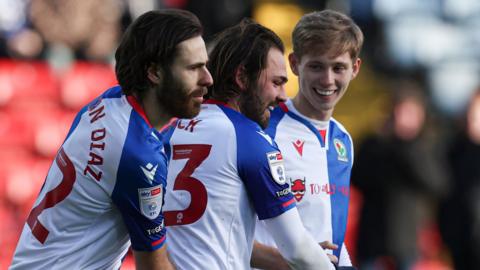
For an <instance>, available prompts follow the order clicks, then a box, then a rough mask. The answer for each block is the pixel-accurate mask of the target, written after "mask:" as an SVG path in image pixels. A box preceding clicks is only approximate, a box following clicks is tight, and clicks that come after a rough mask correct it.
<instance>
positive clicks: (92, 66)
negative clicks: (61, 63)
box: [61, 61, 117, 110]
mask: <svg viewBox="0 0 480 270" xmlns="http://www.w3.org/2000/svg"><path fill="white" fill-rule="evenodd" d="M116 84H117V79H116V77H115V72H114V71H113V68H112V67H111V66H110V65H107V64H100V63H91V62H82V61H77V62H75V63H74V64H73V65H72V66H71V68H70V69H69V70H68V71H67V72H66V73H65V74H64V75H63V76H62V77H61V100H62V102H63V104H64V105H65V106H66V107H68V108H71V109H75V110H78V109H80V108H81V107H83V106H84V105H86V104H87V103H88V102H90V101H91V100H93V99H94V98H96V97H97V96H98V95H100V94H101V93H102V92H104V91H105V90H106V89H107V88H109V87H112V86H114V85H116Z"/></svg>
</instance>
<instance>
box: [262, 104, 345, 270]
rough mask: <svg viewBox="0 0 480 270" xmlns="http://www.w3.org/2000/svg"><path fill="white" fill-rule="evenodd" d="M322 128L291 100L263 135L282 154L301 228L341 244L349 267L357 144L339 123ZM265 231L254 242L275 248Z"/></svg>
mask: <svg viewBox="0 0 480 270" xmlns="http://www.w3.org/2000/svg"><path fill="white" fill-rule="evenodd" d="M324 124H325V127H324V129H322V130H321V131H319V130H318V128H317V126H315V125H314V124H313V123H312V120H309V119H307V118H306V117H304V116H302V115H300V114H299V113H298V111H296V110H295V108H294V107H293V103H292V102H291V100H288V101H287V102H286V103H282V104H281V105H280V106H278V107H276V108H275V110H274V111H273V112H272V113H271V118H270V124H269V127H268V128H267V129H266V130H265V132H266V133H268V134H269V135H270V136H271V137H272V138H274V140H275V141H276V142H277V144H278V147H279V148H280V150H281V151H282V153H283V157H284V160H285V169H286V177H287V179H288V182H289V183H290V189H291V192H292V194H293V196H294V197H295V200H296V203H297V209H298V212H299V214H300V217H301V219H302V223H303V225H304V226H305V228H306V229H307V231H308V232H309V233H310V234H311V235H312V236H313V237H314V239H315V240H316V241H317V242H323V241H330V242H332V243H334V244H337V245H338V246H339V248H338V249H337V250H335V251H334V252H333V254H334V255H336V256H337V257H338V258H339V263H340V266H351V261H350V258H349V255H348V252H347V250H346V248H345V245H344V239H345V232H346V228H347V216H348V203H349V191H350V173H351V170H352V165H353V144H352V139H351V137H350V135H349V134H348V132H347V131H346V130H345V128H344V127H343V126H342V125H341V124H340V123H338V122H337V121H336V120H335V119H333V118H331V119H330V120H329V121H328V122H325V123H324ZM322 132H323V133H324V134H323V135H322V134H321V133H322ZM263 226H264V224H263V223H262V222H259V226H257V231H256V235H255V238H256V240H258V241H259V242H261V243H264V244H268V245H271V246H275V242H274V241H273V238H272V237H271V236H270V235H269V233H268V231H267V230H265V228H263Z"/></svg>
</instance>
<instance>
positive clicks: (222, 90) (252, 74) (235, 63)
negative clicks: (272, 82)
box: [207, 18, 285, 102]
mask: <svg viewBox="0 0 480 270" xmlns="http://www.w3.org/2000/svg"><path fill="white" fill-rule="evenodd" d="M212 45H213V46H214V47H213V48H212V49H211V52H210V54H209V62H208V64H207V67H208V69H209V70H210V73H211V74H212V78H213V81H214V82H215V83H214V84H213V85H212V86H211V87H209V91H208V92H209V97H211V98H214V99H217V100H220V101H224V102H228V101H229V100H230V99H232V98H235V97H237V96H239V95H240V93H241V90H240V88H239V86H238V85H237V83H236V81H235V76H236V71H237V69H239V68H242V69H243V72H244V74H243V76H244V77H245V78H244V79H245V84H246V87H247V88H249V87H250V86H251V85H253V84H255V83H256V82H257V81H258V78H259V76H260V73H261V71H262V70H263V69H265V68H266V67H267V56H268V52H269V50H270V49H271V48H272V47H273V48H278V49H279V50H280V51H281V52H282V53H283V52H284V50H285V48H284V46H283V43H282V40H281V39H280V38H279V37H278V36H277V34H275V33H274V32H273V31H271V30H270V29H268V28H266V27H264V26H262V25H260V24H259V23H257V22H255V21H253V20H252V19H248V18H245V19H243V20H242V21H241V22H240V23H239V24H237V25H235V26H232V27H230V28H227V29H226V30H224V31H223V32H221V33H219V34H218V35H217V36H216V37H215V39H214V40H213V42H212Z"/></svg>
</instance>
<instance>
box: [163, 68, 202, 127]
mask: <svg viewBox="0 0 480 270" xmlns="http://www.w3.org/2000/svg"><path fill="white" fill-rule="evenodd" d="M162 73H163V77H164V79H163V80H162V82H161V83H160V84H159V85H158V86H156V87H157V89H156V91H155V92H156V93H157V95H156V96H157V101H158V103H159V104H160V105H161V106H162V107H163V108H165V110H166V111H167V112H168V113H169V114H170V115H171V116H173V117H178V118H193V117H195V116H197V115H198V113H199V112H200V106H201V104H200V103H198V102H195V101H194V100H193V99H192V96H194V95H197V94H198V92H199V91H201V92H202V93H205V92H206V89H199V90H194V91H192V92H191V93H189V92H190V91H189V90H188V89H187V87H186V86H185V84H184V83H182V81H181V80H179V79H177V78H175V77H174V76H173V74H172V73H171V72H170V71H169V70H168V69H167V71H165V72H162Z"/></svg>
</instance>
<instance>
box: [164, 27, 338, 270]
mask: <svg viewBox="0 0 480 270" xmlns="http://www.w3.org/2000/svg"><path fill="white" fill-rule="evenodd" d="M213 44H215V45H214V47H213V48H212V50H211V53H210V55H209V56H210V61H209V64H208V68H209V70H210V71H211V72H212V76H213V77H214V80H215V82H216V84H214V85H213V86H212V87H211V88H210V89H209V94H210V99H209V100H207V101H206V102H205V104H204V105H202V111H201V113H200V114H199V115H198V117H195V118H194V119H179V120H178V121H177V122H176V124H175V127H174V128H172V129H170V130H168V131H166V132H165V137H167V138H168V137H170V139H169V146H168V147H167V148H166V149H167V151H166V152H167V153H168V154H169V156H170V163H169V173H168V179H167V182H168V190H167V193H166V194H167V195H166V199H165V202H166V203H165V207H164V214H165V221H166V225H167V226H169V228H168V233H169V239H170V240H169V247H168V250H169V253H170V255H171V257H172V260H173V262H174V263H175V264H176V265H177V266H178V267H179V268H180V269H192V270H194V269H212V270H216V269H239V270H240V269H250V258H251V254H252V248H253V233H254V230H255V220H256V216H257V215H258V217H259V218H260V219H265V220H266V224H267V225H268V226H269V229H270V230H271V231H272V234H273V236H274V238H275V240H276V241H277V243H278V245H279V247H280V252H281V254H282V255H283V256H284V257H285V258H286V260H287V262H288V264H285V265H283V266H285V267H288V266H289V265H290V266H291V267H292V268H293V269H333V268H334V266H333V264H331V263H330V261H329V259H328V257H327V255H326V253H325V252H324V250H323V249H321V248H320V246H318V244H317V243H316V242H315V241H314V240H313V238H311V237H310V236H309V235H308V234H307V233H306V230H305V229H304V228H303V226H302V224H301V221H300V218H299V216H298V212H297V210H296V208H295V199H294V198H293V197H292V195H291V194H290V191H289V188H288V183H287V182H286V178H285V174H284V171H285V168H284V166H283V158H282V154H281V153H280V151H279V150H278V148H277V145H276V144H275V142H274V141H273V140H272V139H271V138H270V137H269V136H268V135H267V134H266V133H264V132H263V128H265V127H266V126H267V125H268V121H269V118H270V110H269V109H270V107H273V106H275V105H276V104H278V103H279V102H283V101H285V99H286V94H285V89H284V85H285V83H286V81H287V72H286V66H285V60H284V56H283V51H284V47H283V44H282V42H281V40H280V38H279V37H278V36H277V35H276V34H274V33H273V32H272V31H271V30H269V29H267V28H265V27H263V26H261V25H259V24H257V23H255V22H253V21H251V20H249V19H245V20H243V21H242V22H241V23H240V24H238V25H235V26H233V27H231V28H228V29H226V30H225V31H223V32H222V33H220V34H219V35H218V36H217V38H216V40H215V41H214V42H213ZM253 264H255V261H253Z"/></svg>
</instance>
